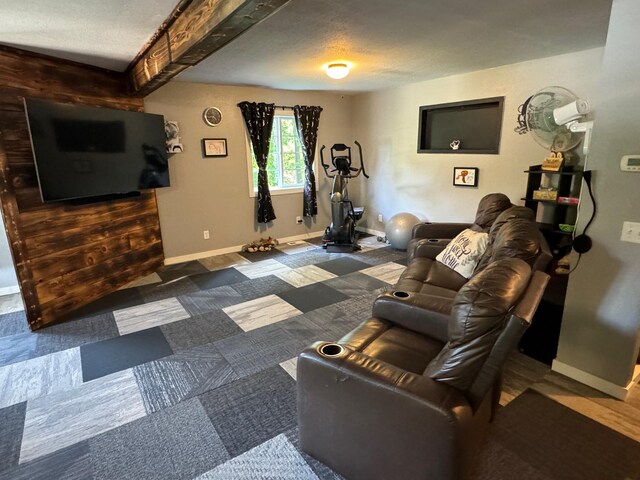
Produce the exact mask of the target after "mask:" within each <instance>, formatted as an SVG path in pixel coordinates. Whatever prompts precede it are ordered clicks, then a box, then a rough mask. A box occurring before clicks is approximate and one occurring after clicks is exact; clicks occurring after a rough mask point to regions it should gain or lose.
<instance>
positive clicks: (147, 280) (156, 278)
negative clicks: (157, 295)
mask: <svg viewBox="0 0 640 480" xmlns="http://www.w3.org/2000/svg"><path fill="white" fill-rule="evenodd" d="M161 282H162V278H160V275H158V274H157V273H156V272H153V273H152V274H150V275H147V276H145V277H141V278H138V279H137V280H134V281H133V282H131V283H129V284H127V285H125V286H124V287H122V288H121V289H120V290H124V289H125V288H135V287H144V286H145V285H153V284H154V283H161Z"/></svg>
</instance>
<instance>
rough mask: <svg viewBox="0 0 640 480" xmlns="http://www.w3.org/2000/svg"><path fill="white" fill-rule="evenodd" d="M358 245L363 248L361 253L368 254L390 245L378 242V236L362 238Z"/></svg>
mask: <svg viewBox="0 0 640 480" xmlns="http://www.w3.org/2000/svg"><path fill="white" fill-rule="evenodd" d="M358 245H360V247H361V248H362V250H361V252H363V253H364V252H368V251H370V250H376V249H378V248H385V247H388V246H389V245H388V244H387V243H385V242H380V241H378V238H377V237H376V236H373V235H372V236H370V237H361V238H359V239H358Z"/></svg>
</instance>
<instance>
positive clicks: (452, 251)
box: [436, 229, 489, 278]
mask: <svg viewBox="0 0 640 480" xmlns="http://www.w3.org/2000/svg"><path fill="white" fill-rule="evenodd" d="M488 243H489V234H488V233H484V232H474V231H473V230H469V229H466V230H463V231H462V232H460V233H459V234H458V236H457V237H456V238H454V239H453V240H451V241H450V242H449V244H448V245H447V246H446V247H445V249H444V250H443V251H442V252H440V253H439V254H438V256H437V257H436V260H437V261H438V262H440V263H442V264H444V265H446V266H447V267H449V268H451V269H452V270H455V271H456V272H458V273H459V274H460V275H462V276H463V277H464V278H469V277H471V275H473V270H474V269H475V268H476V265H477V264H478V262H479V261H480V257H482V254H483V253H484V252H485V250H486V249H487V245H488Z"/></svg>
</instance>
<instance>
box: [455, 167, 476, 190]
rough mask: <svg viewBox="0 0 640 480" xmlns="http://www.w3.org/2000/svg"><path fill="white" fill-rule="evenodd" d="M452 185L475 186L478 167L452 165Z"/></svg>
mask: <svg viewBox="0 0 640 480" xmlns="http://www.w3.org/2000/svg"><path fill="white" fill-rule="evenodd" d="M453 186H454V187H477V186H478V168H476V167H453Z"/></svg>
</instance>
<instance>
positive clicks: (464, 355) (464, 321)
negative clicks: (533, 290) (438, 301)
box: [424, 258, 531, 391]
mask: <svg viewBox="0 0 640 480" xmlns="http://www.w3.org/2000/svg"><path fill="white" fill-rule="evenodd" d="M530 275H531V267H529V265H527V263H526V262H524V261H523V260H520V259H517V258H506V259H502V260H498V261H495V262H493V263H491V264H490V265H488V266H487V267H486V268H485V269H484V270H483V271H482V272H480V273H479V274H477V275H475V276H474V277H473V278H472V279H471V280H469V282H467V284H466V285H465V286H464V287H462V288H461V289H460V291H459V292H458V294H457V295H456V298H455V299H454V301H453V308H452V311H451V316H450V318H449V341H448V342H447V344H446V345H445V347H444V348H443V349H442V351H441V352H440V353H439V354H438V356H437V357H436V358H434V359H433V361H432V362H431V363H429V365H428V366H427V368H426V370H425V372H424V374H425V375H426V376H428V377H431V378H433V379H435V380H438V381H441V382H444V383H447V384H449V385H451V386H453V387H456V388H458V389H460V390H463V391H464V390H466V389H468V388H469V387H470V386H471V384H472V383H473V381H474V380H475V378H476V376H477V374H478V372H479V371H480V369H481V368H482V365H483V364H484V362H485V360H486V359H487V357H488V356H489V353H490V352H491V349H492V348H493V345H494V343H495V341H496V339H497V338H498V335H499V334H500V333H501V331H502V329H503V328H504V325H505V322H506V319H507V316H508V314H509V311H510V310H511V308H512V307H513V306H514V305H515V304H516V302H517V301H518V299H519V298H520V297H521V295H522V293H523V292H524V290H525V289H526V287H527V285H528V282H529V277H530Z"/></svg>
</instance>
